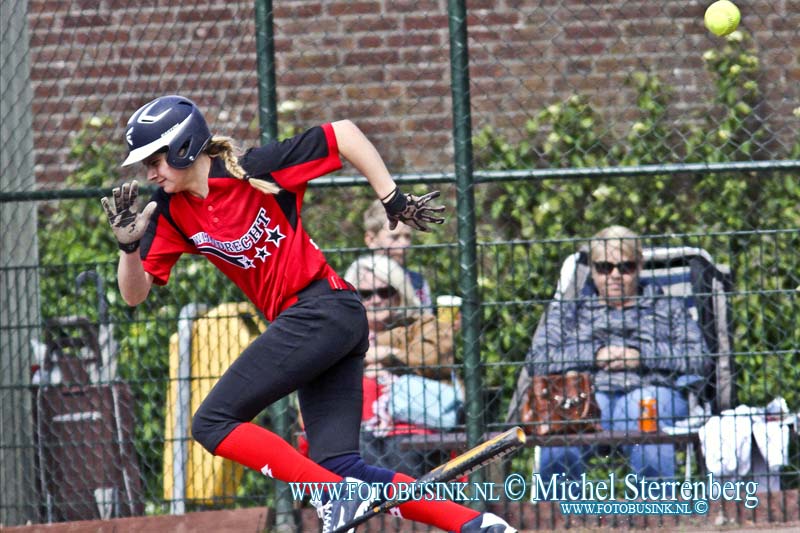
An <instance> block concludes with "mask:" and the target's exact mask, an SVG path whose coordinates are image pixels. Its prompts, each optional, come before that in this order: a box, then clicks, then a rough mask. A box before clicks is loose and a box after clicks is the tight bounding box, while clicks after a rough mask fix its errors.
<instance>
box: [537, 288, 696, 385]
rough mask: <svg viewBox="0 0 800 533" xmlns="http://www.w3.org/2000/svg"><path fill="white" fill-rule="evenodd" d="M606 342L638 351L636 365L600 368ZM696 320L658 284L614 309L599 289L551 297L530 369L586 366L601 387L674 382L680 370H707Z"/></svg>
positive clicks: (545, 371) (550, 370)
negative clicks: (568, 298) (573, 297)
mask: <svg viewBox="0 0 800 533" xmlns="http://www.w3.org/2000/svg"><path fill="white" fill-rule="evenodd" d="M604 346H627V347H632V348H636V349H637V350H638V351H639V357H640V360H639V363H640V364H639V367H638V368H636V369H629V370H621V371H606V370H601V369H600V368H599V367H597V366H596V364H595V354H596V353H597V351H598V350H599V349H600V348H602V347H604ZM705 353H706V348H705V343H704V342H703V336H702V333H701V331H700V327H699V326H698V324H697V322H695V321H694V320H693V319H691V318H690V317H689V315H688V313H687V312H686V307H685V305H684V302H683V301H682V300H681V299H678V298H673V297H670V296H665V295H664V294H663V291H662V290H661V289H660V287H658V286H655V285H651V284H649V285H644V286H643V287H642V288H641V290H640V295H639V297H638V298H637V299H636V303H635V304H634V305H631V306H629V307H623V308H621V309H617V308H614V307H609V306H607V305H606V304H605V303H604V302H603V301H602V300H601V299H600V298H599V297H598V296H597V294H596V293H595V294H593V295H590V296H586V295H582V296H580V297H579V298H578V299H577V300H571V301H559V300H554V301H553V302H552V303H551V304H550V306H549V307H548V309H547V311H546V312H545V316H544V324H543V327H539V328H538V329H537V332H536V335H534V338H533V343H532V345H531V348H530V350H529V351H528V355H527V361H528V363H529V365H530V366H529V370H530V371H531V372H532V374H560V373H563V372H566V371H568V370H577V371H588V372H592V373H593V375H594V383H595V387H596V388H597V389H598V390H603V391H630V390H632V389H635V388H638V387H642V386H645V385H665V386H670V387H672V386H674V385H675V380H676V379H677V378H678V377H679V376H682V375H700V376H704V375H706V371H707V368H708V366H707V365H708V364H709V363H710V361H709V359H708V357H707V356H706V355H705Z"/></svg>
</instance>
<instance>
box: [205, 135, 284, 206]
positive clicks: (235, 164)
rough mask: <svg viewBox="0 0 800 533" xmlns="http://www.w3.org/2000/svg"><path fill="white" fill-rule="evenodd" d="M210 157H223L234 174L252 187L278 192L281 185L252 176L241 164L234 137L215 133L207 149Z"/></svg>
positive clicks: (267, 192)
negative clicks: (237, 155)
mask: <svg viewBox="0 0 800 533" xmlns="http://www.w3.org/2000/svg"><path fill="white" fill-rule="evenodd" d="M205 152H206V154H208V156H209V157H221V158H222V161H223V162H224V163H225V167H226V168H227V169H228V172H230V173H231V175H232V176H234V177H236V178H239V179H240V180H246V181H247V183H249V184H250V186H251V187H253V188H254V189H257V190H259V191H261V192H263V193H264V194H278V193H279V192H280V190H281V189H280V187H278V186H277V185H275V184H274V183H271V182H269V181H266V180H261V179H257V178H251V177H249V176H248V175H247V172H245V170H244V169H243V168H242V166H241V165H240V164H239V159H238V158H237V157H236V146H235V145H234V143H233V139H231V138H230V137H223V136H221V135H214V136H213V137H211V140H210V141H208V146H207V147H206V150H205Z"/></svg>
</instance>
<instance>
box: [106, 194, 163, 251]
mask: <svg viewBox="0 0 800 533" xmlns="http://www.w3.org/2000/svg"><path fill="white" fill-rule="evenodd" d="M138 196H139V184H138V183H137V182H135V181H132V182H131V183H125V184H123V185H122V187H115V188H114V190H112V191H111V200H109V199H108V197H106V196H104V197H103V198H101V199H100V203H102V204H103V209H104V210H105V212H106V215H107V216H108V223H109V224H111V230H112V231H113V232H114V236H115V237H116V238H117V244H118V245H119V249H120V250H122V251H123V252H125V253H126V254H130V253H133V252H135V251H136V249H137V248H139V241H140V240H141V239H142V235H144V232H145V230H146V229H147V224H148V223H149V221H150V217H151V216H152V215H153V211H155V209H156V203H155V202H150V203H149V204H147V206H145V208H144V211H142V212H141V213H138V212H137V209H136V198H137V197H138Z"/></svg>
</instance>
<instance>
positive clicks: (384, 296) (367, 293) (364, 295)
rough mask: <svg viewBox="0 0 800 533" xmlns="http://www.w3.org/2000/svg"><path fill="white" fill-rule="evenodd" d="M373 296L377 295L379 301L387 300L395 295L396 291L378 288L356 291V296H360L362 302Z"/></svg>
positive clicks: (388, 288) (390, 288)
mask: <svg viewBox="0 0 800 533" xmlns="http://www.w3.org/2000/svg"><path fill="white" fill-rule="evenodd" d="M373 294H375V295H377V296H378V298H380V299H381V300H388V299H389V298H392V297H394V296H395V295H396V294H397V289H395V288H394V287H378V288H377V289H375V290H369V289H358V295H359V296H361V299H362V300H369V299H370V298H372V295H373Z"/></svg>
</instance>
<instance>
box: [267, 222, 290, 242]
mask: <svg viewBox="0 0 800 533" xmlns="http://www.w3.org/2000/svg"><path fill="white" fill-rule="evenodd" d="M284 237H286V235H284V234H282V233H281V227H280V226H275V227H274V228H267V242H271V243H274V244H275V246H280V245H281V239H283V238H284Z"/></svg>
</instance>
